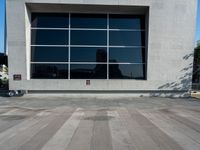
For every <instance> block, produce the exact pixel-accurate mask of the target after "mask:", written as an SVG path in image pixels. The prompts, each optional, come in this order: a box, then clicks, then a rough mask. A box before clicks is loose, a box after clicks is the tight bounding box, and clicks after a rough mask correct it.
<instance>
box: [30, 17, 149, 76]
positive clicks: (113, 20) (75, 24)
mask: <svg viewBox="0 0 200 150" xmlns="http://www.w3.org/2000/svg"><path fill="white" fill-rule="evenodd" d="M31 20H32V22H31V78H32V79H145V78H146V69H145V68H146V52H145V17H144V16H142V15H120V14H77V13H71V14H70V13H69V14H68V13H67V14H59V13H58V14H55V13H33V14H32V19H31Z"/></svg>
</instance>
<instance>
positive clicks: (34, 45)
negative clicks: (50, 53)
mask: <svg viewBox="0 0 200 150" xmlns="http://www.w3.org/2000/svg"><path fill="white" fill-rule="evenodd" d="M31 47H69V45H31Z"/></svg>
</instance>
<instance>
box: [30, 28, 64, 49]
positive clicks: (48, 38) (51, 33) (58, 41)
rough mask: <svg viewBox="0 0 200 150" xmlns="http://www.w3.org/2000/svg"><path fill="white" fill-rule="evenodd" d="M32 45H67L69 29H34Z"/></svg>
mask: <svg viewBox="0 0 200 150" xmlns="http://www.w3.org/2000/svg"><path fill="white" fill-rule="evenodd" d="M31 31H32V36H31V44H32V45H66V44H68V30H35V29H32V30H31Z"/></svg>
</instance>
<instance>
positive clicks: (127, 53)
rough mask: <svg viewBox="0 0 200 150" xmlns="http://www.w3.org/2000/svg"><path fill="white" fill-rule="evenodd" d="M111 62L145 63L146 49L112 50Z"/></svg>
mask: <svg viewBox="0 0 200 150" xmlns="http://www.w3.org/2000/svg"><path fill="white" fill-rule="evenodd" d="M109 52H110V55H109V56H110V58H109V60H110V62H120V63H144V62H145V57H144V56H145V49H143V48H110V50H109Z"/></svg>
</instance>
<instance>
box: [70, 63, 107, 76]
mask: <svg viewBox="0 0 200 150" xmlns="http://www.w3.org/2000/svg"><path fill="white" fill-rule="evenodd" d="M70 69H71V73H70V75H71V79H106V78H107V65H106V64H94V65H87V64H79V65H71V67H70Z"/></svg>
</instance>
